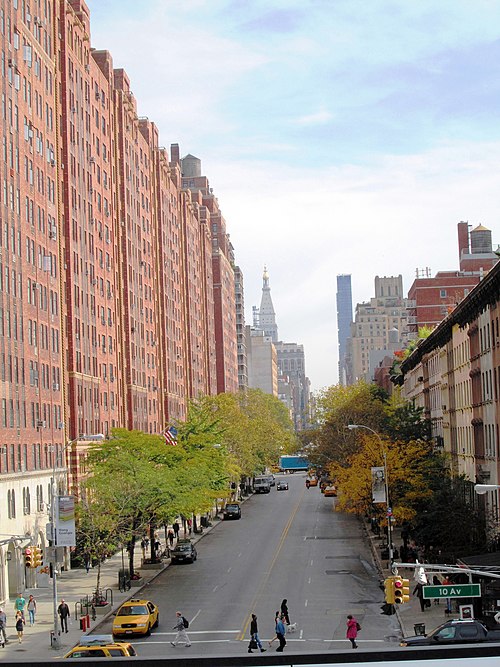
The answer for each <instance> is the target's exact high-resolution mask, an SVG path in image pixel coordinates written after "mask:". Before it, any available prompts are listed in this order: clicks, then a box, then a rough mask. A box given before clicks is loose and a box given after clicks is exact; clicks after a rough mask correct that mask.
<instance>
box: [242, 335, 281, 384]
mask: <svg viewBox="0 0 500 667" xmlns="http://www.w3.org/2000/svg"><path fill="white" fill-rule="evenodd" d="M245 337H246V348H247V361H248V386H249V387H250V388H251V389H261V390H262V391H263V392H265V393H266V394H272V395H273V396H278V358H277V355H276V348H275V346H274V343H273V341H272V339H271V336H267V335H266V334H265V332H264V331H262V330H260V329H255V328H254V327H251V326H249V325H247V326H246V327H245Z"/></svg>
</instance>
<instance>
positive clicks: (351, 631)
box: [346, 614, 358, 648]
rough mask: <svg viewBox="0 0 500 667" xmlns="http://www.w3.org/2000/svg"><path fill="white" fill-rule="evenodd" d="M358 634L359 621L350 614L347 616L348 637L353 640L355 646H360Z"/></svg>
mask: <svg viewBox="0 0 500 667" xmlns="http://www.w3.org/2000/svg"><path fill="white" fill-rule="evenodd" d="M357 636H358V622H357V620H356V619H355V618H353V617H352V616H351V614H349V616H348V617H347V632H346V637H347V639H348V640H349V641H350V642H351V644H352V647H353V648H358V645H357V644H356V637H357Z"/></svg>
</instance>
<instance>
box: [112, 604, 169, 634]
mask: <svg viewBox="0 0 500 667" xmlns="http://www.w3.org/2000/svg"><path fill="white" fill-rule="evenodd" d="M159 621H160V615H159V611H158V607H157V606H156V605H155V604H154V602H151V600H143V599H137V598H132V599H131V600H127V601H126V602H124V603H123V604H122V606H121V607H120V608H119V609H118V611H117V612H116V615H115V618H114V620H113V636H114V637H116V636H118V635H148V636H149V635H150V634H151V629H152V628H157V627H158V623H159Z"/></svg>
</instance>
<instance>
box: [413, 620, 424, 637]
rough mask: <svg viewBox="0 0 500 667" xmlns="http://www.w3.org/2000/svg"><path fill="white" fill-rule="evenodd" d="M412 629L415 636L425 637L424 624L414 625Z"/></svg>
mask: <svg viewBox="0 0 500 667" xmlns="http://www.w3.org/2000/svg"><path fill="white" fill-rule="evenodd" d="M413 629H414V631H415V634H416V635H417V636H420V637H425V623H415V625H414V626H413Z"/></svg>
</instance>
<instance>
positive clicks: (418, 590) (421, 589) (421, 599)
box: [413, 582, 427, 611]
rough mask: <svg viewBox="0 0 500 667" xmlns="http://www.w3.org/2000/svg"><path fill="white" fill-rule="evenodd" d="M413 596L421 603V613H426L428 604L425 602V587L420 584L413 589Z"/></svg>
mask: <svg viewBox="0 0 500 667" xmlns="http://www.w3.org/2000/svg"><path fill="white" fill-rule="evenodd" d="M413 595H416V596H417V597H418V601H419V602H420V611H425V607H426V606H427V604H426V600H424V587H423V586H422V584H421V583H420V582H419V583H418V584H417V585H416V586H415V588H414V589H413Z"/></svg>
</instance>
